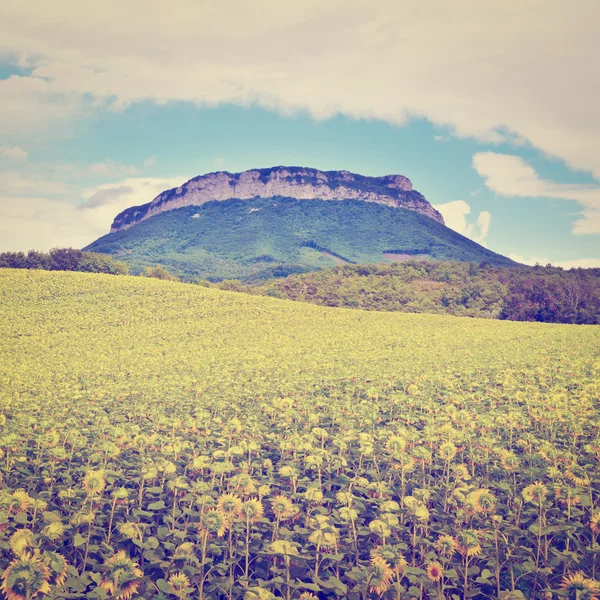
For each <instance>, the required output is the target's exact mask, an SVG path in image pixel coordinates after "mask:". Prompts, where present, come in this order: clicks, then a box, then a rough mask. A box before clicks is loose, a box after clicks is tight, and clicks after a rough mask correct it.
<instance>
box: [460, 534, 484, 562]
mask: <svg viewBox="0 0 600 600" xmlns="http://www.w3.org/2000/svg"><path fill="white" fill-rule="evenodd" d="M458 550H459V551H460V553H461V554H463V555H464V556H468V557H470V556H479V555H480V554H481V553H482V551H483V550H482V548H481V544H480V542H479V534H478V533H477V531H475V530H474V529H465V530H464V531H461V532H459V534H458Z"/></svg>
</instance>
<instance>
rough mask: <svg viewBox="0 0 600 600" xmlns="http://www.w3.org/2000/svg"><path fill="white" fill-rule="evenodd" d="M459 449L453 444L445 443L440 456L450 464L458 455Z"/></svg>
mask: <svg viewBox="0 0 600 600" xmlns="http://www.w3.org/2000/svg"><path fill="white" fill-rule="evenodd" d="M457 452H458V449H457V448H456V446H455V445H454V444H453V443H452V442H444V443H443V444H442V445H441V446H440V449H439V452H438V454H439V456H440V458H441V459H443V460H445V461H446V462H450V461H451V460H452V459H453V458H454V457H455V456H456V454H457Z"/></svg>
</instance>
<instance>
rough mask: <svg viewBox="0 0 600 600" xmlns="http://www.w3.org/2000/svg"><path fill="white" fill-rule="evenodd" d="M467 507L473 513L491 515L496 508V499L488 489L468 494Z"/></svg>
mask: <svg viewBox="0 0 600 600" xmlns="http://www.w3.org/2000/svg"><path fill="white" fill-rule="evenodd" d="M466 505H467V508H468V509H469V511H470V512H472V513H475V514H478V513H489V512H492V511H493V510H494V508H495V506H496V498H495V497H494V495H493V494H492V493H491V492H490V491H489V490H488V489H481V490H475V491H473V492H470V493H469V494H467V501H466Z"/></svg>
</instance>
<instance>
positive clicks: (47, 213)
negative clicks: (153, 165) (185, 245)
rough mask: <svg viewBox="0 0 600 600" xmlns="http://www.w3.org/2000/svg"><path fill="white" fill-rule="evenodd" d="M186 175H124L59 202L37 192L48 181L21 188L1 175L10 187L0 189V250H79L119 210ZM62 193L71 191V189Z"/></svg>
mask: <svg viewBox="0 0 600 600" xmlns="http://www.w3.org/2000/svg"><path fill="white" fill-rule="evenodd" d="M188 179H189V177H187V178H186V177H176V178H149V177H146V178H144V177H140V178H128V179H124V180H122V181H119V182H115V183H110V184H104V185H100V186H98V187H95V188H89V189H86V190H84V191H83V193H81V198H82V199H83V200H81V199H80V200H79V201H65V200H57V199H56V198H54V199H52V198H49V197H47V196H42V195H41V194H42V193H44V190H45V186H46V185H48V184H49V183H52V182H48V181H44V180H38V181H37V182H34V183H33V184H32V185H31V186H29V187H27V186H26V185H25V184H24V183H23V181H22V180H21V179H18V178H17V177H14V178H13V179H12V180H11V179H9V178H8V177H6V180H5V183H6V182H12V185H11V187H10V189H8V188H7V187H4V188H2V187H0V252H3V251H9V250H10V251H15V250H30V249H37V250H48V249H50V248H52V247H54V246H72V247H74V248H81V247H83V246H86V245H87V244H89V243H91V242H93V241H94V240H95V239H97V238H98V237H100V236H102V235H104V234H106V233H108V231H109V229H110V225H111V223H112V220H113V219H114V217H115V216H116V215H117V213H118V212H120V211H121V210H124V209H125V208H127V207H129V206H133V205H139V204H144V203H146V202H149V201H150V200H152V199H153V198H155V197H156V196H157V195H158V194H159V193H160V192H162V191H163V190H165V189H169V188H172V187H176V186H178V185H181V183H182V181H187V180H188ZM0 181H1V180H0ZM53 183H56V182H53ZM58 191H59V190H58V189H54V190H53V192H58ZM67 192H68V193H70V194H72V193H73V190H72V189H71V190H67Z"/></svg>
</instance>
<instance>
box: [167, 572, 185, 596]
mask: <svg viewBox="0 0 600 600" xmlns="http://www.w3.org/2000/svg"><path fill="white" fill-rule="evenodd" d="M167 585H168V586H169V590H170V591H171V594H173V596H177V597H178V598H187V596H188V594H189V592H188V591H187V590H188V588H189V587H190V580H189V579H188V576H187V575H186V574H185V573H173V575H171V577H169V579H168V581H167Z"/></svg>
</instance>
